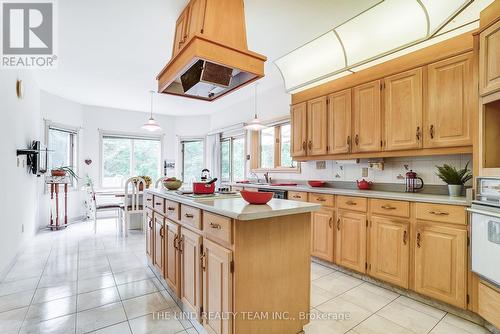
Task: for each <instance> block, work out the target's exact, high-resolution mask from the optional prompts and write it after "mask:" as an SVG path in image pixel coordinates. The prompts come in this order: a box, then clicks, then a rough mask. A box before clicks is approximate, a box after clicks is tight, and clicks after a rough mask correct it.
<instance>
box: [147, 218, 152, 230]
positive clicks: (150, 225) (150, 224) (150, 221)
mask: <svg viewBox="0 0 500 334" xmlns="http://www.w3.org/2000/svg"><path fill="white" fill-rule="evenodd" d="M148 226H149V228H153V219H150V220H149V223H148Z"/></svg>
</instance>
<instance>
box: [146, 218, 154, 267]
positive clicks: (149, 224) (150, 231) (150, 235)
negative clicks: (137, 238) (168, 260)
mask: <svg viewBox="0 0 500 334" xmlns="http://www.w3.org/2000/svg"><path fill="white" fill-rule="evenodd" d="M154 223H155V222H154V218H153V210H151V209H146V256H147V257H148V260H149V261H150V262H151V263H153V257H154Z"/></svg>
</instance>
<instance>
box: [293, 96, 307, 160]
mask: <svg viewBox="0 0 500 334" xmlns="http://www.w3.org/2000/svg"><path fill="white" fill-rule="evenodd" d="M290 113H291V115H290V120H291V123H292V124H291V125H292V126H291V128H292V149H291V154H292V157H303V156H305V155H306V154H307V103H306V102H303V103H300V104H296V105H293V106H292V108H291V110H290Z"/></svg>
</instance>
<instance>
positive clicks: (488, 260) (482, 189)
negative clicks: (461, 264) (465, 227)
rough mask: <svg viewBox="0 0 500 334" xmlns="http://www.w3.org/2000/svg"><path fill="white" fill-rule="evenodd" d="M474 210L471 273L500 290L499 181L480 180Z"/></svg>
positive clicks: (472, 212) (497, 179)
mask: <svg viewBox="0 0 500 334" xmlns="http://www.w3.org/2000/svg"><path fill="white" fill-rule="evenodd" d="M477 182H478V184H477V195H476V199H475V200H474V201H472V206H471V208H469V209H467V210H468V211H469V212H470V213H471V236H472V238H471V247H472V271H473V272H475V273H476V274H478V275H479V276H481V277H482V278H483V279H485V280H487V281H489V282H491V283H492V284H495V285H496V286H499V287H500V266H499V265H498V264H499V263H500V178H492V177H483V178H478V179H477Z"/></svg>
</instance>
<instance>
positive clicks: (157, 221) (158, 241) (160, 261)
mask: <svg viewBox="0 0 500 334" xmlns="http://www.w3.org/2000/svg"><path fill="white" fill-rule="evenodd" d="M153 216H154V224H153V225H154V242H153V244H154V259H153V264H154V266H155V267H156V270H158V271H159V272H160V273H163V270H164V261H165V242H164V240H163V239H164V238H165V227H164V224H165V217H163V216H162V215H160V214H158V213H155V214H154V215H153Z"/></svg>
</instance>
